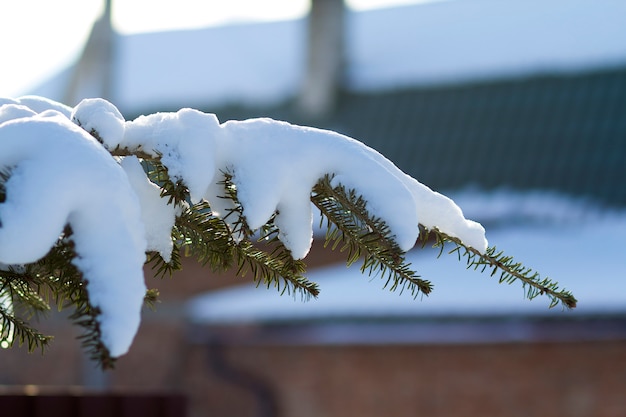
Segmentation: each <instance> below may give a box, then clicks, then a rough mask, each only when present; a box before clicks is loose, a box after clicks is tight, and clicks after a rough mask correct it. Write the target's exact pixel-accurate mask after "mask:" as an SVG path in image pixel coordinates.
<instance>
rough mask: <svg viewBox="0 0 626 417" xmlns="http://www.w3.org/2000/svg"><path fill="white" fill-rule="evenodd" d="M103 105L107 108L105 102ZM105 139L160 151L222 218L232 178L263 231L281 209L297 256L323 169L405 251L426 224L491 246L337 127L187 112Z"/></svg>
mask: <svg viewBox="0 0 626 417" xmlns="http://www.w3.org/2000/svg"><path fill="white" fill-rule="evenodd" d="M92 104H93V103H90V104H89V105H90V106H91V105H92ZM81 105H82V104H79V106H78V108H80V107H81ZM99 105H100V106H101V107H102V111H103V112H108V111H110V110H109V106H110V104H108V103H106V102H104V100H102V101H101V102H100V104H99ZM92 110H93V109H92ZM76 112H79V110H78V109H77V110H76V111H75V113H76ZM87 113H88V112H86V114H87ZM90 114H97V112H93V113H90ZM87 116H89V114H87ZM85 123H87V124H88V125H89V126H92V127H93V129H95V130H96V131H98V132H99V131H107V130H108V129H109V126H108V125H107V124H108V122H107V120H106V119H105V118H97V119H89V120H83V119H82V118H81V124H83V125H84V124H85ZM115 123H118V119H117V118H116V119H115ZM102 139H103V141H104V145H105V146H106V147H107V148H109V149H111V148H112V147H116V146H119V147H121V148H127V149H129V150H131V151H132V150H141V151H143V152H147V153H149V154H151V155H153V156H159V155H160V156H161V162H162V163H163V164H164V165H165V166H166V167H167V169H168V173H169V175H170V176H171V178H172V179H173V180H175V181H176V180H181V181H183V182H184V183H185V184H186V185H187V186H188V188H189V191H190V195H191V199H192V202H197V201H200V200H201V199H206V200H207V201H208V202H209V204H211V206H212V208H213V210H214V212H215V214H216V215H219V216H222V217H225V215H226V214H227V213H228V209H229V208H230V207H231V206H229V203H228V202H226V201H225V199H224V198H223V197H224V195H225V191H224V189H223V186H221V184H220V183H221V181H223V176H222V173H226V172H227V173H230V174H232V175H233V181H234V183H235V185H236V186H237V197H238V198H239V201H240V203H241V205H242V208H243V214H244V216H245V220H246V222H247V224H248V226H249V227H250V228H251V229H253V230H254V229H257V228H259V227H261V226H262V225H264V224H265V223H267V222H268V221H269V220H270V219H271V217H272V216H273V215H274V214H276V218H275V223H276V225H277V226H278V228H279V238H280V239H281V241H282V242H283V243H284V244H285V246H286V247H287V248H288V249H289V250H290V251H291V253H292V255H293V256H294V258H303V257H305V256H306V255H307V253H308V251H309V249H310V247H311V242H312V239H313V231H312V221H313V216H312V211H311V202H310V196H311V190H312V188H313V186H314V185H315V184H316V183H317V181H318V180H319V179H320V178H322V177H323V176H324V175H326V174H332V175H333V176H334V179H333V181H334V184H335V185H337V184H342V185H344V186H345V187H347V188H349V189H355V190H356V191H357V192H358V193H360V194H361V195H362V196H363V197H364V198H365V200H366V201H367V209H368V211H369V212H370V213H372V214H374V215H376V216H377V217H380V218H381V219H383V220H384V221H385V222H386V223H387V225H388V226H389V228H390V230H391V233H392V234H393V235H394V238H395V240H396V242H397V244H398V245H399V246H400V248H401V249H402V250H404V251H407V250H409V249H410V248H412V247H413V246H414V244H415V242H416V239H417V237H418V235H419V223H422V224H423V225H424V226H426V227H428V228H438V229H440V230H441V231H442V232H444V233H447V234H449V235H451V236H454V237H457V238H459V239H461V240H462V241H463V242H464V243H465V244H467V245H469V246H472V247H474V248H475V249H477V250H479V251H481V252H484V251H485V249H486V248H487V241H486V239H485V234H484V233H485V231H484V229H483V228H482V226H481V225H480V224H478V223H475V222H472V221H470V220H467V219H465V218H464V216H463V213H462V211H461V209H460V208H459V207H458V206H457V205H456V204H455V203H454V202H453V201H452V200H450V199H449V198H447V197H445V196H443V195H441V194H439V193H436V192H434V191H432V190H431V189H430V188H428V187H426V186H425V185H423V184H421V183H419V182H418V181H417V180H415V179H413V178H411V177H409V176H407V175H406V174H405V173H403V172H402V171H401V170H400V169H398V168H397V167H396V166H395V165H394V164H393V163H392V162H391V161H389V160H388V159H386V158H385V157H384V156H382V155H381V154H380V153H378V152H376V151H375V150H373V149H371V148H369V147H367V146H365V145H364V144H362V143H361V142H359V141H356V140H354V139H352V138H349V137H347V136H343V135H340V134H338V133H335V132H331V131H326V130H321V129H315V128H309V127H302V126H295V125H291V124H289V123H285V122H280V121H275V120H271V119H266V118H261V119H251V120H246V121H228V122H226V123H223V124H220V123H219V120H218V119H217V117H216V116H215V115H214V114H210V113H202V112H200V111H197V110H193V109H182V110H179V111H178V112H176V113H155V114H151V115H149V116H141V117H139V118H137V119H135V120H133V121H127V122H126V123H125V126H124V137H123V139H122V140H121V142H119V141H118V136H115V140H113V141H111V142H109V141H108V139H107V138H106V137H103V138H102Z"/></svg>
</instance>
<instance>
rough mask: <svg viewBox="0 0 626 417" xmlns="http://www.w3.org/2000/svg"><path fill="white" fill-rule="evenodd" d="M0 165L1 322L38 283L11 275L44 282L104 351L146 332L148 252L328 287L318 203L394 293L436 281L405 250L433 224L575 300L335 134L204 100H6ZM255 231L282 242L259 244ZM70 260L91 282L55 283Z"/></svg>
mask: <svg viewBox="0 0 626 417" xmlns="http://www.w3.org/2000/svg"><path fill="white" fill-rule="evenodd" d="M0 172H2V173H3V178H4V179H3V180H2V181H1V184H0V186H1V188H0V201H1V203H2V204H0V262H1V263H3V264H5V265H7V266H8V267H7V268H3V270H6V271H9V270H10V271H15V270H17V269H19V268H21V267H20V266H21V265H26V267H25V268H22V269H23V271H24V272H23V273H21V274H17V275H16V274H14V273H13V272H12V273H11V274H8V273H7V274H3V273H2V272H3V271H0V284H2V290H1V291H0V296H1V297H2V298H0V300H1V301H2V303H1V304H0V313H2V317H3V324H5V323H6V324H9V323H13V322H11V318H14V322H15V323H18V324H19V323H21V322H18V319H17V317H14V315H13V309H12V304H13V303H16V302H22V301H23V298H24V297H25V295H24V294H26V293H24V294H21V293H20V292H19V291H14V290H12V288H14V287H15V285H13V284H11V283H12V282H13V283H14V282H17V281H20V279H21V280H22V281H24V282H29V280H30V282H37V283H42V284H45V285H46V286H48V287H49V288H50V291H51V292H53V293H54V294H55V299H57V300H62V299H64V298H68V299H69V301H70V304H73V305H74V306H75V307H77V311H78V314H79V316H81V315H84V316H85V315H86V316H88V317H89V320H83V321H82V322H83V323H88V325H87V326H86V327H87V332H88V333H89V335H90V336H89V341H90V346H91V348H92V349H93V350H95V351H96V354H99V353H100V354H99V355H98V356H97V357H98V358H99V360H101V361H103V362H106V361H105V360H104V359H103V358H115V357H117V356H120V355H122V354H124V353H125V352H127V350H128V349H129V347H130V345H131V343H132V340H133V338H134V336H135V334H136V332H137V329H138V326H139V323H140V309H141V306H142V303H143V301H144V297H145V294H146V287H145V284H144V279H143V273H142V268H143V265H144V262H145V261H146V253H152V254H153V255H152V257H151V259H152V261H153V262H155V263H156V264H157V266H158V267H159V268H160V270H161V271H168V270H173V269H176V268H178V267H179V259H178V257H179V253H180V251H181V250H182V249H185V250H186V251H187V252H188V253H191V254H192V255H194V256H195V257H197V258H198V260H199V261H201V262H203V263H208V264H210V266H212V267H214V268H218V267H224V268H226V267H237V268H238V269H239V271H240V272H243V271H245V270H252V271H253V274H254V278H255V279H256V280H257V281H259V282H265V283H266V284H267V285H274V284H284V286H283V288H284V289H287V290H291V289H292V288H295V289H300V290H302V291H304V292H305V293H308V294H311V295H316V294H317V287H316V286H315V284H314V283H310V282H308V280H307V279H306V278H305V277H304V276H303V273H304V264H303V263H302V262H301V261H300V260H301V259H303V258H305V257H306V255H307V254H308V252H309V250H310V247H311V243H312V239H313V212H312V202H313V204H314V205H316V206H317V207H318V208H319V209H320V211H321V212H322V214H323V215H324V216H325V218H326V219H327V220H328V227H329V232H328V234H327V242H334V245H337V244H340V245H342V246H343V247H345V248H348V249H349V251H348V262H349V263H351V262H353V261H355V260H356V259H358V258H362V259H364V263H363V270H369V271H370V272H371V271H375V270H382V271H383V272H384V273H385V274H387V275H388V279H389V282H391V281H393V283H392V285H391V286H392V288H396V287H398V286H402V287H404V286H408V287H410V288H411V290H412V291H413V293H414V294H417V293H418V292H422V293H428V292H429V291H430V283H429V282H428V281H424V280H422V279H421V278H420V277H419V276H418V275H417V274H416V273H415V272H413V271H412V270H411V269H410V268H409V267H408V265H406V262H405V261H404V252H406V251H408V250H409V249H411V248H412V247H413V246H414V245H415V244H416V242H417V241H418V239H420V238H422V239H423V238H424V236H425V233H423V231H431V232H432V233H436V234H437V236H438V242H439V243H440V244H441V243H443V242H444V241H446V240H447V241H451V242H453V243H454V244H456V245H457V246H458V247H459V248H464V249H465V250H466V253H467V254H468V263H469V265H470V266H477V265H487V266H489V267H490V268H491V267H493V268H495V269H496V270H498V269H499V270H501V271H502V272H503V274H505V275H503V276H505V277H506V278H504V280H511V279H521V280H522V282H523V285H528V286H530V288H531V289H534V290H533V291H536V292H540V293H545V294H548V295H549V296H550V297H551V298H552V299H553V301H554V303H556V302H558V301H561V302H563V304H564V305H566V306H567V307H573V306H574V305H575V299H574V298H573V297H572V296H571V294H569V293H567V292H564V291H559V290H558V288H557V287H556V285H555V284H553V283H552V282H551V281H549V280H546V279H543V280H542V279H540V278H539V277H538V275H537V274H534V275H532V276H528V273H529V272H530V270H529V269H525V268H522V267H521V266H520V265H519V264H511V263H510V262H509V258H506V257H504V255H503V254H498V255H495V252H494V251H493V249H492V248H488V245H487V240H486V239H485V231H484V229H483V227H482V226H481V225H480V224H478V223H476V222H473V221H471V220H467V219H465V218H464V216H463V213H462V211H461V209H460V208H459V207H458V206H457V205H456V204H455V203H454V202H453V201H452V200H450V199H449V198H447V197H445V196H443V195H441V194H439V193H437V192H434V191H432V190H431V189H429V188H428V187H427V186H425V185H423V184H421V183H419V182H418V181H417V180H415V179H413V178H411V177H409V176H408V175H406V174H404V173H403V172H402V171H401V170H399V169H398V168H397V167H396V166H395V165H394V164H393V163H392V162H390V161H389V160H387V159H386V158H385V157H384V156H382V155H381V154H379V153H378V152H376V151H375V150H373V149H371V148H369V147H367V146H365V145H364V144H362V143H361V142H358V141H356V140H354V139H351V138H349V137H346V136H343V135H340V134H338V133H335V132H331V131H326V130H320V129H314V128H309V127H301V126H295V125H291V124H289V123H285V122H279V121H275V120H271V119H252V120H246V121H228V122H225V123H220V122H219V121H218V119H217V117H216V116H215V115H214V114H208V113H203V112H200V111H197V110H193V109H182V110H180V111H178V112H175V113H155V114H151V115H148V116H141V117H139V118H137V119H135V120H132V121H125V120H124V118H123V116H122V115H121V114H120V112H119V111H118V110H117V108H115V106H114V105H112V104H111V103H109V102H107V101H105V100H102V99H89V100H84V101H82V102H81V103H79V104H78V105H77V106H76V107H75V108H69V107H67V106H65V105H63V104H60V103H56V102H53V101H50V100H47V99H44V98H40V97H24V98H20V99H15V100H14V99H0ZM421 231H422V233H420V232H421ZM255 233H256V235H255ZM259 234H260V236H261V238H263V239H264V240H270V241H273V242H274V243H275V244H277V245H279V250H273V251H271V252H269V251H268V252H264V251H263V250H262V249H259V248H257V247H255V246H254V245H252V240H253V239H256V238H257V237H258V236H259ZM255 236H256V237H255ZM59 248H62V249H63V250H59ZM68 254H70V255H68ZM64 262H65V264H64ZM47 265H54V268H56V269H55V270H54V271H56V275H57V276H56V277H55V275H54V271H51V272H50V273H44V269H42V268H43V267H44V266H47ZM64 265H65V266H64ZM35 266H36V267H35ZM65 269H73V270H75V271H77V274H79V278H78V279H71V280H69V281H67V282H66V281H64V280H63V279H61V278H59V276H65V275H64V274H65V272H66V271H65ZM45 271H47V270H45ZM51 275H52V276H51ZM70 275H71V274H70ZM16 276H17V278H16ZM68 283H69V284H68ZM70 284H71V285H70ZM55 285H58V287H55ZM61 285H65V287H64V288H71V289H72V290H71V291H70V292H67V290H65V289H64V290H61ZM85 290H86V291H85ZM64 291H65V292H64ZM26 292H28V294H30V295H31V296H33V297H36V296H37V294H36V293H37V290H33V289H31V290H29V291H26ZM536 292H529V295H535V294H536ZM5 318H6V319H5ZM6 328H7V326H6V325H4V329H5V330H6ZM32 335H33V340H35V341H37V340H39V339H37V337H35V336H37V334H36V332H35V331H33V332H32ZM11 340H13V339H11ZM29 340H30V339H29ZM34 344H35V345H36V344H37V343H36V342H35V343H34ZM101 350H105V351H106V352H104V355H102V354H101V353H102V352H99V351H101Z"/></svg>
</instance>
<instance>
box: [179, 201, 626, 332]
mask: <svg viewBox="0 0 626 417" xmlns="http://www.w3.org/2000/svg"><path fill="white" fill-rule="evenodd" d="M456 200H457V199H455V201H456ZM458 201H462V202H464V203H467V204H468V205H470V206H472V207H473V210H468V211H467V212H468V215H470V214H472V215H476V216H477V217H475V218H477V219H479V220H482V219H483V218H488V219H489V221H491V222H495V223H500V224H502V226H500V227H494V228H492V229H489V233H488V237H489V241H490V243H491V244H494V245H496V246H497V247H498V248H499V249H502V250H504V251H505V252H506V253H508V254H511V255H514V256H515V258H516V259H517V260H519V261H522V262H523V263H524V264H525V265H526V266H530V267H532V268H533V269H535V270H537V271H539V272H540V273H542V274H544V275H543V276H549V277H550V278H552V279H554V280H556V281H558V282H559V283H560V284H561V287H563V288H566V289H568V290H570V291H572V292H573V293H574V295H575V296H577V298H578V307H577V308H576V309H575V310H571V311H564V310H563V309H562V308H561V307H560V306H559V307H555V308H553V309H549V308H548V306H549V300H548V299H547V298H546V297H541V296H540V297H538V298H536V299H534V300H532V301H529V300H527V299H526V297H525V294H524V291H523V289H522V288H521V285H520V283H519V282H516V283H513V284H511V285H506V284H499V283H498V280H497V276H496V277H491V276H490V275H489V273H482V274H481V273H480V272H478V271H475V270H473V269H470V270H467V269H466V268H465V266H464V264H463V263H462V262H459V261H458V258H457V256H456V254H454V255H449V254H447V253H446V252H444V253H443V254H442V255H441V257H440V258H437V255H438V254H439V251H438V250H435V249H430V248H427V249H425V250H414V251H412V252H411V253H410V254H409V255H408V259H409V260H410V261H411V262H412V263H413V265H412V266H413V268H415V270H416V271H418V273H420V274H421V275H422V277H423V278H425V279H429V280H431V281H432V283H433V284H434V290H433V292H432V293H431V294H430V295H429V296H424V297H420V298H418V299H417V300H415V299H413V297H412V296H411V294H410V293H408V292H406V293H403V294H400V292H399V291H397V292H390V291H386V290H381V288H382V287H383V285H384V283H385V281H384V280H383V279H381V278H380V277H368V276H367V275H363V274H361V272H360V270H359V268H358V265H354V266H352V267H350V268H346V266H345V265H341V264H340V265H335V266H330V267H324V268H320V269H317V270H314V271H311V272H310V273H309V274H308V275H307V276H308V278H309V279H311V280H313V281H315V282H318V283H319V285H320V289H321V293H320V295H319V297H318V298H317V299H315V300H310V301H308V302H303V301H302V300H301V299H300V297H295V298H294V297H289V296H280V295H279V294H278V293H277V292H276V291H275V290H272V289H270V290H266V289H264V288H257V287H255V286H245V287H239V288H230V289H225V290H219V291H215V292H211V293H207V294H204V295H201V296H198V297H196V298H195V299H193V300H192V301H191V302H190V303H189V305H188V307H189V309H188V314H189V317H190V319H191V320H192V321H194V322H201V323H213V324H242V323H260V322H274V321H279V322H284V321H293V320H295V321H298V320H310V319H345V318H370V319H372V318H373V319H377V318H384V317H388V318H389V317H399V318H429V317H430V318H435V317H453V316H461V317H466V318H471V317H476V316H490V317H493V316H498V315H506V316H510V315H513V316H515V315H532V316H552V317H554V316H561V317H568V316H576V315H586V314H612V313H620V314H621V313H623V312H624V310H625V308H626V303H625V296H624V294H626V280H625V279H624V278H625V277H626V258H624V243H623V239H622V236H623V234H624V233H625V232H626V212H624V211H621V212H614V211H608V210H602V209H600V208H597V209H596V208H594V207H593V205H591V204H589V203H588V202H580V201H576V200H572V199H569V198H564V197H562V196H559V195H554V194H550V193H542V192H532V193H514V192H511V191H504V192H498V193H484V192H478V191H472V192H468V193H465V194H464V195H463V196H462V198H460V199H459V200H458ZM512 201H513V202H517V203H519V202H521V201H527V202H529V203H530V204H531V205H534V207H525V208H524V209H523V210H521V212H523V213H524V214H523V216H520V211H518V210H515V209H513V208H510V210H507V211H506V213H505V212H503V211H502V207H503V206H510V203H511V202H512ZM555 205H556V207H557V208H556V209H555V210H553V211H552V215H551V216H546V215H545V214H546V213H547V212H550V211H551V209H550V207H551V206H552V207H555ZM494 208H495V210H494ZM480 213H482V214H483V216H481V215H480ZM522 218H523V220H521V219H522ZM508 222H512V224H511V223H509V224H508V225H507V223H508Z"/></svg>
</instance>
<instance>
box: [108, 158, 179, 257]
mask: <svg viewBox="0 0 626 417" xmlns="http://www.w3.org/2000/svg"><path fill="white" fill-rule="evenodd" d="M120 165H121V166H122V168H123V169H124V172H126V175H127V176H128V180H129V181H130V185H131V186H132V187H133V189H134V190H135V193H136V194H137V197H138V198H139V205H140V206H141V219H142V220H143V224H144V226H145V228H146V240H147V245H148V246H147V250H149V251H156V252H158V253H159V255H161V257H162V258H163V259H164V260H165V261H166V262H169V261H170V259H171V256H172V249H173V246H174V245H173V242H172V232H171V231H172V227H174V222H175V220H176V214H177V210H176V206H175V205H173V204H168V198H167V197H162V196H161V188H160V187H159V186H158V185H156V184H154V183H153V182H151V181H150V180H149V179H148V178H147V177H146V174H145V172H144V170H143V168H142V166H141V163H140V162H139V159H137V157H136V156H128V157H125V158H124V159H122V161H121V162H120Z"/></svg>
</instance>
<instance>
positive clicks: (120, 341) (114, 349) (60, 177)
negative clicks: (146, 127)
mask: <svg viewBox="0 0 626 417" xmlns="http://www.w3.org/2000/svg"><path fill="white" fill-rule="evenodd" d="M21 101H22V100H20V102H21ZM32 103H34V104H35V105H34V107H35V110H34V111H37V110H39V109H40V108H38V107H37V106H38V105H40V104H42V103H43V104H44V105H46V102H45V101H37V100H32V101H31V104H32ZM47 104H49V103H47ZM16 105H17V106H19V105H20V103H12V104H8V106H11V107H10V108H9V109H8V110H7V109H6V108H5V106H2V107H0V110H1V111H0V114H2V113H4V112H5V111H7V112H14V114H16V113H15V112H17V113H19V115H20V117H19V118H15V119H14V120H10V121H6V122H4V123H2V124H0V169H2V170H8V171H9V172H10V177H9V179H8V180H7V182H6V183H5V191H6V200H5V201H4V202H3V203H2V204H0V222H1V225H0V262H2V263H6V264H25V263H32V262H36V261H37V260H39V259H41V258H42V257H43V256H45V255H46V254H47V253H48V251H49V250H50V249H51V248H52V247H53V246H54V245H55V244H56V242H57V240H58V239H59V237H60V235H61V234H62V232H63V229H64V227H65V225H67V224H69V225H70V226H71V228H72V231H73V235H72V240H73V241H74V243H75V250H76V253H77V255H78V256H77V257H76V258H75V259H74V261H73V263H74V264H75V265H76V267H77V268H78V269H79V270H80V271H81V272H82V274H83V276H84V277H85V280H86V281H87V291H88V294H89V299H90V302H91V304H92V305H93V306H94V307H96V308H99V309H100V311H101V314H100V315H99V316H98V321H99V324H100V331H101V335H102V342H103V343H104V344H105V346H106V347H107V348H108V350H109V352H110V354H111V355H112V356H114V357H117V356H120V355H122V354H124V353H125V352H126V351H127V350H128V348H129V347H130V344H131V343H132V340H133V338H134V336H135V334H136V332H137V329H138V327H139V322H140V312H141V306H142V304H143V298H144V295H145V291H146V287H145V284H144V279H143V269H142V267H143V264H144V261H145V251H146V240H145V238H144V227H143V223H142V221H141V214H140V208H139V201H138V199H137V197H136V195H135V192H134V191H133V189H132V188H131V186H130V184H129V182H128V178H127V176H126V174H125V173H124V171H123V170H122V169H121V168H120V166H119V165H118V164H117V163H116V161H115V160H114V159H113V158H112V157H111V155H110V154H109V153H108V152H107V151H106V150H105V149H104V148H103V147H102V146H101V145H100V144H99V143H98V142H97V141H96V140H95V139H94V138H93V137H91V136H90V135H89V134H87V133H86V132H85V131H84V130H82V129H80V128H79V127H78V126H76V125H75V124H73V123H71V122H70V120H69V119H68V116H69V113H65V112H64V113H59V112H58V111H56V110H43V111H42V113H41V114H39V115H34V116H30V117H27V116H28V114H27V113H28V112H26V111H25V110H24V109H22V108H17V107H16ZM29 107H30V105H29ZM50 107H52V108H55V107H58V106H54V105H53V106H50ZM31 109H32V107H31ZM25 116H26V117H25Z"/></svg>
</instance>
